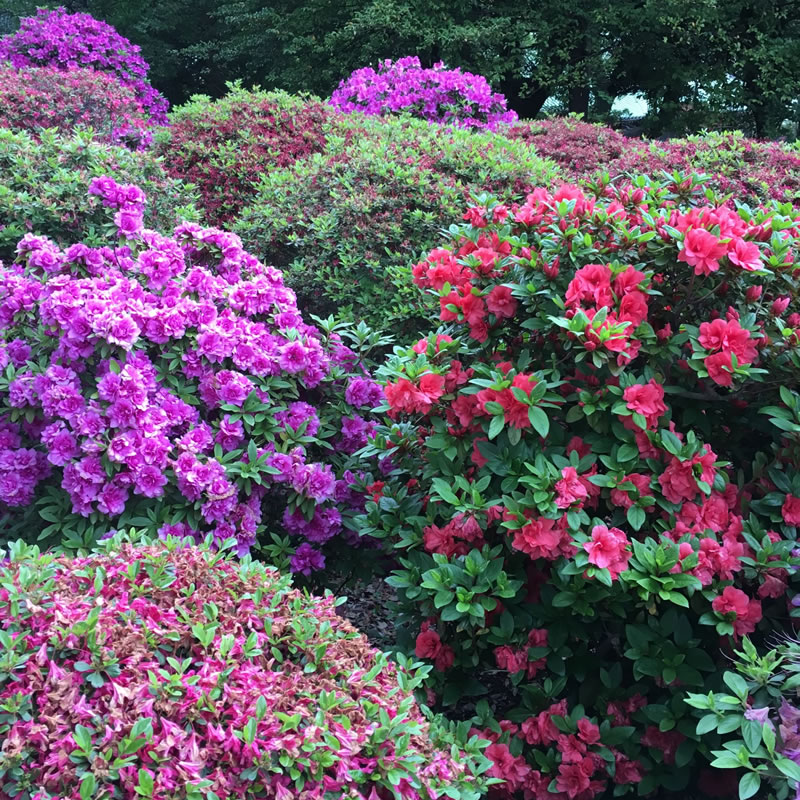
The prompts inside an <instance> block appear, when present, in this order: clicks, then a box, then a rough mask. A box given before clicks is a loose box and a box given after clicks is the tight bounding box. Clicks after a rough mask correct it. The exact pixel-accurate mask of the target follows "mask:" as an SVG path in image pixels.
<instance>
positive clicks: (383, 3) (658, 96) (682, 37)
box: [0, 0, 800, 136]
mask: <svg viewBox="0 0 800 800" xmlns="http://www.w3.org/2000/svg"><path fill="white" fill-rule="evenodd" d="M64 4H65V5H66V6H68V7H69V8H70V10H75V11H78V10H80V11H88V12H90V13H91V14H93V15H94V16H96V17H100V18H103V19H106V20H107V21H108V22H110V23H111V24H113V25H114V26H115V27H117V28H118V29H119V30H120V31H121V32H122V33H123V34H124V35H126V36H128V37H130V38H132V39H133V40H135V41H137V42H140V43H141V45H142V50H143V54H144V56H145V58H146V59H147V60H148V61H149V62H150V63H151V65H152V76H153V82H154V83H155V84H156V85H157V86H158V87H159V88H160V89H161V90H162V91H163V92H164V93H165V94H166V95H167V96H168V97H169V98H170V99H171V100H172V101H173V102H180V101H182V100H185V99H186V98H187V97H189V96H190V95H191V94H194V93H197V92H203V93H206V94H210V95H213V96H218V95H219V94H221V93H222V92H223V90H224V86H225V82H226V81H228V80H233V79H236V78H241V79H242V80H243V81H244V82H245V83H246V84H247V83H251V84H253V83H258V84H261V85H262V86H263V87H265V88H281V89H286V90H288V91H293V92H297V91H311V92H314V93H316V94H319V95H322V96H327V95H328V94H330V92H331V91H332V90H333V89H334V88H335V86H336V85H337V83H338V82H339V80H341V78H342V77H344V76H346V75H347V74H349V73H350V72H351V71H352V70H353V69H356V68H357V67H360V66H364V65H365V64H370V63H373V64H374V63H375V62H376V61H378V60H379V59H382V58H397V57H399V56H402V55H418V56H419V57H420V58H421V59H422V61H423V63H433V62H435V61H438V60H443V61H445V62H447V63H448V64H449V65H451V66H461V67H464V68H466V69H469V70H471V71H474V72H478V73H480V74H483V75H486V76H487V78H489V80H490V81H492V83H493V84H494V85H496V87H497V88H498V90H499V91H502V92H503V93H504V94H505V95H506V97H508V100H509V105H510V106H511V107H513V108H515V109H516V110H517V111H518V113H519V114H520V116H522V117H533V116H535V115H536V114H537V113H539V112H540V111H541V110H542V108H543V107H544V106H545V104H547V107H548V108H556V109H559V110H563V111H574V112H579V113H583V114H585V115H586V116H587V117H588V118H590V119H592V118H595V119H607V118H608V115H609V112H610V111H611V107H612V103H613V101H614V99H615V98H618V97H621V96H624V95H627V94H631V93H634V94H638V95H639V96H641V97H642V98H644V99H646V100H647V102H648V107H649V113H648V119H647V128H648V131H649V132H650V133H653V134H670V133H674V134H677V133H684V132H686V131H694V130H698V129H700V128H703V127H706V126H709V127H730V126H737V127H742V128H745V129H746V130H747V131H748V132H750V133H754V134H756V135H758V136H775V135H778V134H780V133H781V129H782V128H781V126H782V123H783V122H784V120H787V119H789V120H796V119H797V118H798V114H799V113H800V112H798V108H797V106H798V101H797V98H798V96H800V0H764V2H759V3H756V2H754V0H730V2H724V3H723V2H722V1H721V0H697V2H694V3H686V2H684V0H606V2H600V0H584V2H581V3H575V2H574V1H573V0H550V1H549V2H547V3H544V2H541V0H522V1H521V2H520V1H519V0H496V2H492V3H491V4H487V3H485V2H481V1H480V0H460V1H459V2H457V3H453V2H450V0H304V2H302V3H298V2H296V0H223V2H219V3H218V2H213V0H163V2H161V1H159V2H156V0H124V1H123V0H73V1H72V2H66V3H64ZM34 5H35V3H33V2H30V0H0V26H4V27H5V28H6V29H13V28H14V27H15V25H16V22H15V18H16V17H17V16H19V15H20V14H25V13H29V12H30V11H31V10H32V7H33V6H34Z"/></svg>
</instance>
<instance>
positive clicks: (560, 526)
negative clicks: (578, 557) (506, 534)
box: [512, 517, 566, 561]
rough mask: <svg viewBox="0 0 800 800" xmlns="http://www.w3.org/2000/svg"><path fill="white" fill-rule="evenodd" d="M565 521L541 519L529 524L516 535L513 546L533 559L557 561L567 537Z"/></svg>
mask: <svg viewBox="0 0 800 800" xmlns="http://www.w3.org/2000/svg"><path fill="white" fill-rule="evenodd" d="M564 522H565V520H564V519H563V518H562V519H561V520H556V519H547V518H546V517H540V518H539V519H534V520H531V521H530V522H528V523H527V524H526V525H525V526H523V527H522V528H520V529H519V530H518V531H516V532H515V533H514V541H513V543H512V544H513V546H514V547H515V548H516V549H517V550H520V551H521V552H523V553H527V554H528V555H529V556H530V557H531V558H546V559H548V560H549V561H555V559H557V558H558V557H559V556H560V555H561V549H562V548H561V546H562V539H563V538H564V535H565V530H566V526H565V525H564Z"/></svg>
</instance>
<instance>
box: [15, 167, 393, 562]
mask: <svg viewBox="0 0 800 800" xmlns="http://www.w3.org/2000/svg"><path fill="white" fill-rule="evenodd" d="M89 193H90V194H91V195H93V196H95V197H97V198H98V199H99V200H100V201H101V202H102V203H103V205H104V206H105V207H106V208H107V209H108V210H109V213H110V214H111V215H113V224H112V225H111V227H112V228H113V230H114V235H113V236H110V237H109V239H108V240H107V241H108V244H106V245H103V246H98V247H89V246H87V245H85V244H82V243H78V244H73V245H71V246H69V247H59V246H58V245H56V244H55V243H54V242H53V241H51V240H49V239H47V238H46V237H43V236H38V235H35V234H27V235H26V236H24V237H23V238H22V240H21V241H20V242H19V244H18V246H17V254H18V257H17V262H16V263H13V264H8V265H6V266H4V267H2V268H0V331H1V332H2V333H1V334H0V366H2V368H3V370H4V376H3V378H2V379H0V513H2V514H3V522H2V524H3V525H4V526H5V527H6V529H7V530H8V529H10V531H11V532H12V533H13V532H18V534H19V535H24V536H25V537H26V538H28V537H29V538H31V539H34V540H36V539H37V537H38V539H39V540H42V539H44V540H46V541H48V542H51V541H52V542H54V543H56V544H59V543H60V544H62V545H63V546H67V547H79V548H86V547H91V546H92V545H93V544H94V542H95V541H96V540H97V538H98V537H101V536H103V535H107V534H108V533H109V532H110V531H113V530H114V529H116V528H119V527H128V526H131V525H136V526H145V527H146V528H147V529H148V530H150V531H151V532H153V533H155V532H156V531H159V532H160V533H161V535H167V534H170V533H176V534H181V535H184V534H194V535H196V536H197V537H198V538H205V536H207V535H208V534H212V535H213V537H214V538H215V540H216V541H217V542H220V541H224V540H226V539H228V538H230V537H233V538H235V539H236V541H237V552H239V554H244V553H246V552H247V551H248V550H249V549H250V547H251V546H252V545H253V544H254V543H255V542H256V539H257V536H258V534H259V533H260V532H262V531H267V530H269V531H270V532H272V533H273V534H276V533H279V532H280V531H284V532H285V533H289V534H292V535H295V536H298V537H301V540H302V542H303V544H302V545H301V547H300V548H298V550H297V552H296V553H295V554H294V557H293V558H292V569H293V570H294V571H297V572H302V573H304V574H310V573H311V572H312V571H313V570H315V569H320V568H321V567H322V566H323V565H324V563H325V559H324V556H323V554H322V552H321V550H320V547H321V546H322V545H324V544H325V543H327V542H329V541H330V540H332V539H334V538H337V537H339V535H340V534H343V535H346V529H347V524H348V518H349V517H350V516H352V515H353V513H355V512H356V511H358V510H360V508H361V507H362V506H363V500H362V499H361V496H360V495H359V494H358V493H357V492H356V491H355V487H356V486H357V485H358V484H359V482H360V481H361V480H362V478H363V477H364V475H363V472H362V471H361V470H362V469H363V467H362V465H361V462H358V461H355V460H354V459H353V457H352V454H354V453H355V452H356V451H357V450H359V449H360V448H362V447H363V446H364V445H366V444H367V442H368V441H369V438H370V437H371V436H372V435H373V432H374V428H375V425H376V421H375V420H374V419H372V418H371V415H370V409H372V408H373V407H375V406H377V405H379V404H380V402H381V398H382V391H381V388H380V387H379V386H378V384H376V383H375V382H374V381H372V380H371V379H370V377H369V374H368V373H367V371H366V370H365V369H364V366H363V363H362V359H361V357H360V356H359V353H357V352H356V351H354V350H353V349H351V348H350V347H348V346H346V345H345V340H344V339H343V338H342V336H340V334H339V332H337V330H335V328H336V326H334V325H332V323H331V324H329V323H326V325H327V328H326V329H325V330H320V329H319V328H315V327H313V326H311V325H308V324H306V323H305V322H304V321H303V318H302V316H301V314H300V311H299V310H298V308H297V304H296V301H295V295H294V293H293V292H292V291H291V290H290V289H288V288H287V287H286V286H284V284H283V278H282V275H281V273H280V272H279V271H278V270H276V269H274V268H272V267H267V266H264V265H263V264H261V263H260V262H259V261H258V260H257V259H256V258H255V257H253V256H252V255H250V254H249V253H247V252H246V251H245V250H244V249H243V248H242V245H241V242H240V240H239V238H238V237H237V236H235V235H233V234H230V233H227V232H224V231H221V230H218V229H215V228H203V227H201V226H200V225H198V224H196V223H191V222H187V223H183V224H181V225H179V226H178V227H177V228H176V229H175V231H174V233H173V234H172V235H169V236H167V235H163V234H161V233H158V232H156V231H155V230H151V229H148V228H145V227H144V223H143V213H144V209H145V206H146V204H147V198H146V196H145V195H144V193H143V192H142V191H141V189H139V188H138V187H137V186H134V185H132V184H119V183H117V182H116V181H114V180H113V179H111V178H108V177H100V178H95V179H94V180H93V181H92V182H91V186H90V189H89ZM356 338H357V340H358V337H356ZM365 338H368V337H366V334H365V335H364V336H362V337H361V340H363V339H365ZM351 467H353V468H354V469H355V468H357V469H356V471H351V469H350V468H351ZM9 535H11V534H9ZM282 552H283V553H284V555H286V556H287V557H288V555H290V553H289V554H288V555H287V551H286V548H284V549H283V550H282Z"/></svg>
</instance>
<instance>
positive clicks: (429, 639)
mask: <svg viewBox="0 0 800 800" xmlns="http://www.w3.org/2000/svg"><path fill="white" fill-rule="evenodd" d="M415 652H416V654H417V657H418V658H429V659H431V660H432V661H433V665H434V666H435V667H436V669H438V670H439V672H444V671H445V670H448V669H450V667H452V666H453V661H454V660H455V652H454V651H453V648H452V647H450V645H448V644H444V643H443V642H442V640H441V639H440V638H439V634H438V633H436V631H435V630H433V629H432V628H431V627H430V623H423V625H422V630H421V631H420V634H419V636H417V642H416V648H415Z"/></svg>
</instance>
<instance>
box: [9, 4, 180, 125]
mask: <svg viewBox="0 0 800 800" xmlns="http://www.w3.org/2000/svg"><path fill="white" fill-rule="evenodd" d="M0 60H5V61H9V62H10V63H11V65H12V66H13V67H14V68H15V69H20V68H22V67H35V66H40V67H54V68H56V69H59V70H63V71H70V70H73V69H77V68H91V69H95V70H97V71H98V72H107V73H109V74H111V75H113V76H114V77H116V79H117V80H118V81H119V82H120V83H121V84H122V85H123V86H127V87H128V88H130V89H132V90H133V92H134V94H135V95H136V97H137V99H138V100H139V102H140V103H141V104H142V107H143V108H144V109H145V110H146V111H147V113H148V114H149V115H150V120H151V122H152V123H153V124H155V125H166V124H167V109H168V108H169V103H167V100H166V98H165V97H163V96H162V95H161V94H160V93H159V92H158V91H157V90H156V89H154V88H153V87H152V86H151V85H150V83H149V82H148V81H147V71H148V69H149V67H148V65H147V62H146V61H145V60H144V59H143V58H142V56H141V50H140V48H139V46H138V45H135V44H132V43H131V42H130V41H128V39H126V38H125V37H124V36H120V34H119V33H117V31H116V30H115V29H114V28H113V27H112V26H111V25H109V24H108V23H106V22H102V21H101V20H97V19H95V18H94V17H92V16H91V15H90V14H70V13H68V12H67V10H66V9H65V8H63V7H60V8H54V9H47V8H40V9H39V10H38V11H37V12H36V15H35V16H32V17H23V18H22V20H21V21H20V26H19V30H17V31H16V32H14V33H11V34H9V35H8V36H6V37H4V38H3V39H2V40H0Z"/></svg>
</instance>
